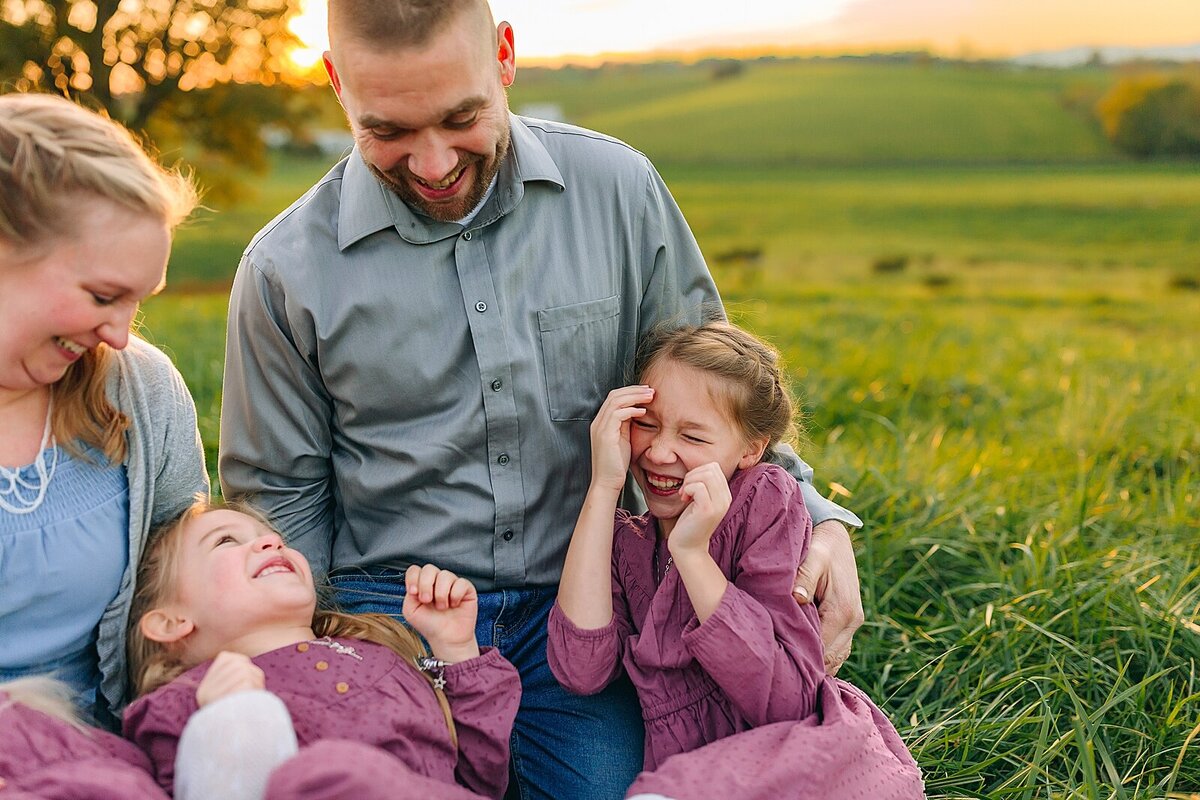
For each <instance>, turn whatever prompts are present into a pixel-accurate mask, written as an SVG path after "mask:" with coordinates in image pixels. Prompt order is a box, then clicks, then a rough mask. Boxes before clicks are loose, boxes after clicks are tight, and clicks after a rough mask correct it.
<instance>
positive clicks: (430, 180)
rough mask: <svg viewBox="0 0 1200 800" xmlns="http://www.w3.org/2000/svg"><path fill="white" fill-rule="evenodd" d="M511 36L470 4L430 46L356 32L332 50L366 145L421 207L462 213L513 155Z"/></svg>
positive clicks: (441, 215) (385, 176)
mask: <svg viewBox="0 0 1200 800" xmlns="http://www.w3.org/2000/svg"><path fill="white" fill-rule="evenodd" d="M512 42H513V40H512V28H511V27H509V26H508V25H507V23H504V24H501V25H500V28H499V30H498V31H497V30H496V29H493V28H491V20H490V19H487V18H485V17H483V15H481V14H476V13H471V12H462V13H460V14H458V15H457V16H456V17H455V18H454V19H452V20H451V21H450V22H449V23H448V24H447V26H446V27H445V28H444V29H443V30H441V31H440V32H438V33H437V34H435V35H434V36H433V38H432V39H431V41H429V42H427V43H425V44H423V45H418V46H414V47H407V48H397V49H394V50H391V51H385V50H383V49H381V48H378V47H374V46H371V45H368V44H365V43H362V42H359V41H356V40H353V39H350V40H348V41H341V42H337V43H336V44H335V45H334V49H333V51H332V53H328V54H326V60H325V64H326V69H327V70H328V71H329V75H330V79H331V80H332V81H333V85H334V89H335V90H336V91H337V94H338V98H339V99H340V100H341V103H342V106H343V108H344V109H345V110H346V116H347V118H348V119H349V121H350V129H351V131H352V132H353V134H354V139H355V141H356V142H357V144H358V149H359V152H360V153H361V154H362V157H363V159H364V160H365V161H366V163H367V165H368V166H370V168H371V170H372V172H374V173H375V175H376V177H378V178H379V180H380V182H381V183H383V184H384V185H385V186H387V187H388V188H389V189H390V190H391V191H392V192H394V193H395V194H396V195H397V196H398V197H399V198H400V199H401V200H403V201H404V202H405V203H407V204H408V205H409V206H410V207H412V208H413V209H415V210H417V211H419V212H421V213H422V214H425V215H426V216H428V217H431V218H433V219H436V220H442V221H455V220H458V219H461V218H462V217H464V216H466V215H467V214H468V213H470V212H471V210H472V209H474V208H475V206H476V205H478V203H479V201H480V200H482V199H483V196H484V194H485V193H486V192H487V188H488V186H489V185H490V184H491V182H492V179H493V178H494V177H495V175H496V173H497V172H498V171H499V169H500V165H501V163H502V162H503V160H504V158H505V156H506V155H507V153H508V145H509V121H508V98H507V96H506V95H505V92H504V89H505V87H506V86H508V85H509V84H511V83H512V79H513V76H514V74H515V62H514V58H513V47H512Z"/></svg>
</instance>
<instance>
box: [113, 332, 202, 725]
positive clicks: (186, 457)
mask: <svg viewBox="0 0 1200 800" xmlns="http://www.w3.org/2000/svg"><path fill="white" fill-rule="evenodd" d="M107 388H108V397H109V400H110V401H111V402H112V403H113V404H114V405H115V406H116V407H117V408H118V409H120V410H121V412H122V413H124V414H125V415H126V416H128V417H129V420H130V426H129V431H128V432H127V434H126V441H127V443H128V454H127V455H126V457H125V467H126V470H127V472H128V476H129V565H128V566H127V567H126V568H125V574H124V575H122V576H121V588H120V590H119V591H118V592H117V596H116V597H115V598H113V600H112V602H111V603H109V604H108V608H106V609H105V610H104V616H102V617H101V618H100V631H99V639H98V641H97V649H98V651H99V655H100V695H101V701H102V702H104V703H107V705H108V706H109V708H110V709H111V710H112V711H113V712H114V713H118V714H119V712H120V709H121V708H123V707H124V705H125V704H126V703H127V702H128V700H129V698H128V697H127V696H126V695H127V693H128V688H129V676H128V674H127V672H128V670H127V664H126V658H125V629H126V625H127V623H128V620H129V604H130V602H131V601H132V599H133V582H134V576H135V575H136V574H137V565H138V560H139V559H140V558H141V556H142V548H143V546H144V545H145V543H146V538H147V535H148V534H149V532H150V531H151V530H152V529H153V528H154V527H155V526H157V525H160V524H162V523H163V522H166V521H167V520H169V519H171V518H172V517H174V516H175V515H177V514H179V513H180V512H182V511H183V510H184V509H186V508H187V507H188V506H189V505H190V504H191V503H192V501H193V499H194V498H195V496H196V494H197V493H203V494H205V495H207V493H208V490H209V485H208V473H207V472H206V471H205V468H204V448H203V447H202V446H201V444H200V433H199V431H198V430H197V428H196V405H195V403H194V402H193V400H192V396H191V394H189V393H188V389H187V386H186V385H184V382H183V377H182V376H181V375H180V374H179V371H178V370H176V369H175V366H174V365H173V364H172V363H171V360H170V359H169V358H167V356H166V355H164V354H163V353H162V351H160V350H158V349H157V348H155V347H154V346H153V345H150V344H148V343H146V342H145V341H143V340H142V339H139V338H137V337H135V336H130V337H129V346H128V347H126V348H125V349H124V350H121V351H118V352H116V359H115V361H114V366H113V369H112V373H111V374H110V375H109V378H108V387H107Z"/></svg>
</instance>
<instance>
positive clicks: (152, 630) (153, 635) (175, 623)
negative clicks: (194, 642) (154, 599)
mask: <svg viewBox="0 0 1200 800" xmlns="http://www.w3.org/2000/svg"><path fill="white" fill-rule="evenodd" d="M138 627H139V628H140V629H141V631H142V636H145V637H146V638H147V639H149V640H150V641H152V642H158V643H159V644H173V643H174V642H178V641H179V640H180V639H182V638H184V637H185V636H187V635H188V634H190V633H191V632H192V631H193V630H195V629H196V625H195V623H193V622H192V621H191V620H190V619H186V618H184V617H179V616H176V615H175V614H172V613H171V611H170V610H169V609H166V608H156V609H154V610H153V611H147V612H146V613H145V614H143V615H142V619H141V621H140V622H138Z"/></svg>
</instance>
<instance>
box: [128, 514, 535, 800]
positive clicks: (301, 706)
mask: <svg viewBox="0 0 1200 800" xmlns="http://www.w3.org/2000/svg"><path fill="white" fill-rule="evenodd" d="M405 578H406V583H407V594H406V596H405V601H404V616H405V619H406V620H407V621H408V623H409V624H410V625H412V627H413V628H414V629H416V631H418V632H419V633H420V634H421V635H422V636H423V637H424V638H425V640H426V641H427V642H428V643H429V649H430V650H431V651H432V656H429V655H427V654H426V651H425V647H424V646H423V645H422V644H421V642H420V641H419V640H418V639H417V638H416V636H415V635H414V634H413V633H412V632H411V631H410V630H409V629H408V628H406V627H405V626H404V625H402V624H401V623H399V622H397V621H395V620H393V619H391V618H390V617H386V616H383V615H372V614H363V615H345V614H338V613H334V612H328V611H323V610H317V608H316V601H317V598H316V592H315V589H314V586H313V578H312V573H311V572H310V571H309V567H308V562H307V561H306V560H305V558H304V556H302V555H301V554H300V553H298V552H297V551H295V550H292V549H291V548H289V547H287V546H286V545H285V544H284V542H283V540H282V539H281V538H280V536H279V534H278V533H277V532H276V531H275V530H273V529H272V528H271V527H270V526H269V525H268V524H267V523H266V522H265V520H263V519H261V518H260V517H258V515H257V514H255V513H253V512H251V511H250V510H249V509H240V510H239V509H238V508H236V507H225V508H213V507H211V506H209V505H207V504H203V503H201V504H197V505H196V506H195V507H193V508H192V509H191V510H190V511H188V512H187V513H185V514H184V515H183V517H182V518H181V519H180V520H179V521H178V522H176V523H175V524H173V525H172V526H170V527H169V528H168V529H167V530H166V531H165V532H164V533H162V534H161V535H159V536H158V537H157V539H155V540H154V542H153V544H152V545H150V549H149V550H148V553H147V555H146V556H145V558H144V559H143V561H142V564H141V567H140V569H139V575H138V588H137V593H136V595H135V597H134V605H133V608H132V610H131V612H130V619H131V621H132V622H131V630H130V634H129V643H130V644H129V648H130V666H131V671H132V679H133V682H134V685H135V687H136V689H137V691H138V693H139V694H140V695H141V696H140V697H139V699H137V700H136V701H134V702H133V703H132V704H131V705H130V706H129V708H128V709H126V712H125V720H124V733H125V735H126V736H127V737H128V738H130V739H132V740H133V741H134V742H136V743H137V744H138V745H140V746H141V747H142V749H143V750H145V751H146V753H147V754H148V755H149V756H150V761H151V762H152V764H153V769H154V774H155V777H156V778H157V780H158V782H159V783H160V784H161V785H162V786H163V787H164V788H165V789H166V790H167V791H172V789H173V788H174V784H175V780H176V777H177V776H176V775H175V774H174V762H175V754H176V749H177V747H178V745H179V742H180V739H181V737H185V736H187V733H186V732H185V727H186V725H187V722H188V720H189V718H190V717H191V716H192V715H193V714H194V713H196V712H197V711H198V710H199V709H200V707H202V706H205V707H210V706H212V707H215V706H217V705H219V704H220V703H221V702H222V701H223V700H224V699H225V698H227V697H229V696H231V695H233V694H235V693H244V692H247V691H250V692H253V691H259V692H261V691H262V690H264V688H265V690H267V692H269V694H267V692H263V694H267V696H268V697H271V698H272V699H274V698H278V701H282V703H283V705H285V706H286V710H287V712H289V713H290V716H291V719H292V723H293V725H294V728H295V734H296V739H297V740H298V745H299V750H298V752H297V753H296V755H295V756H294V757H292V758H290V759H289V760H282V759H278V760H276V761H275V763H268V764H264V768H263V774H262V780H263V783H264V786H263V787H261V788H259V789H254V788H253V787H251V789H249V790H245V787H240V788H239V792H240V793H241V794H244V795H247V796H263V794H265V796H266V797H281V798H283V797H286V798H334V797H344V798H349V797H355V798H358V797H362V798H373V797H380V798H383V797H388V798H421V799H422V800H424V798H428V797H444V798H478V797H479V796H483V797H492V798H496V797H500V796H502V795H503V794H504V791H505V787H506V785H507V782H508V760H509V747H508V740H509V736H510V735H511V732H512V723H513V718H514V717H515V715H516V711H517V706H518V704H519V701H520V681H519V679H518V676H517V672H516V670H515V669H514V668H513V667H512V665H511V664H509V663H508V662H507V661H505V660H504V659H503V658H502V657H501V656H500V654H499V652H498V651H496V650H495V649H491V648H488V649H485V650H483V651H481V650H480V648H479V645H478V644H477V643H476V640H475V617H476V600H477V599H476V593H475V588H474V586H472V585H471V583H470V582H469V581H467V580H466V579H465V578H460V577H457V576H455V575H454V574H453V573H451V572H449V571H447V570H441V569H438V568H436V567H434V566H433V565H427V566H425V567H418V566H412V567H410V568H409V570H408V573H407V574H406V576H405ZM278 701H276V702H278ZM268 773H269V774H268Z"/></svg>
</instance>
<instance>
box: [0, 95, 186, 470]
mask: <svg viewBox="0 0 1200 800" xmlns="http://www.w3.org/2000/svg"><path fill="white" fill-rule="evenodd" d="M96 198H100V199H103V200H108V201H111V202H113V203H117V204H119V205H121V206H123V207H125V208H127V209H130V210H132V211H135V212H139V213H144V214H146V215H147V216H150V217H153V218H154V219H156V220H161V221H162V222H163V224H165V225H166V226H167V227H168V228H171V229H173V228H174V227H175V226H176V225H178V224H179V223H180V222H181V221H183V219H184V218H186V217H187V216H188V214H190V213H191V212H192V210H193V209H194V208H195V206H196V202H197V195H196V189H195V187H194V185H193V183H192V181H191V178H190V177H189V176H187V175H185V174H183V173H181V172H179V171H178V170H168V169H164V168H163V167H162V166H160V165H159V164H158V163H157V162H155V161H154V159H152V158H151V157H150V156H149V155H147V153H146V151H145V150H144V149H142V147H141V145H139V144H138V141H137V140H136V139H135V138H134V137H133V135H132V134H131V133H130V132H129V131H128V130H126V129H125V128H124V127H122V126H121V125H119V124H117V123H116V122H113V121H112V120H110V119H108V118H106V117H102V116H100V115H99V114H96V113H93V112H91V111H88V110H86V109H84V108H81V107H80V106H77V105H75V104H74V103H72V102H70V101H69V100H65V99H63V98H61V97H55V96H53V95H46V94H7V95H0V245H3V247H4V249H6V250H7V251H9V252H10V253H12V254H15V256H16V257H17V258H18V259H21V260H26V259H29V260H32V259H35V258H37V257H38V256H40V255H41V254H42V253H44V251H45V250H46V249H47V248H49V247H51V246H53V245H54V244H55V243H57V242H60V241H63V240H64V239H69V238H71V237H72V236H73V235H74V233H73V232H74V230H75V229H76V227H77V226H76V224H75V221H76V219H77V218H78V215H79V214H80V213H81V210H82V209H86V208H87V205H88V203H90V202H92V201H94V200H95V199H96ZM82 213H86V211H83V212H82ZM111 358H112V353H111V351H110V350H109V349H108V347H107V345H104V344H100V345H98V346H97V347H94V348H92V349H91V350H89V351H88V352H87V353H85V354H84V356H83V357H82V358H80V359H79V360H78V361H77V362H75V363H74V364H72V365H71V367H70V368H69V369H68V370H67V373H66V375H64V376H63V378H62V379H61V380H59V381H58V382H57V383H56V384H55V385H54V386H53V387H52V389H51V391H52V396H53V399H54V419H53V429H54V434H55V436H56V437H57V438H58V440H59V441H60V442H63V443H64V444H65V445H67V446H70V443H72V442H74V441H75V440H80V441H82V442H85V443H87V444H90V445H92V446H93V447H95V448H97V449H98V450H100V451H101V452H102V453H103V454H104V455H105V457H106V458H107V459H108V460H109V461H110V462H113V463H118V462H120V461H123V460H124V458H125V446H126V445H125V436H124V434H125V430H126V428H128V426H129V421H128V420H127V419H126V418H125V417H124V415H122V414H121V413H120V412H118V411H117V410H116V409H115V408H113V407H112V404H111V403H110V402H109V400H108V396H107V394H106V392H105V380H106V378H107V375H108V370H109V369H110V368H111V364H110V361H111Z"/></svg>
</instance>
